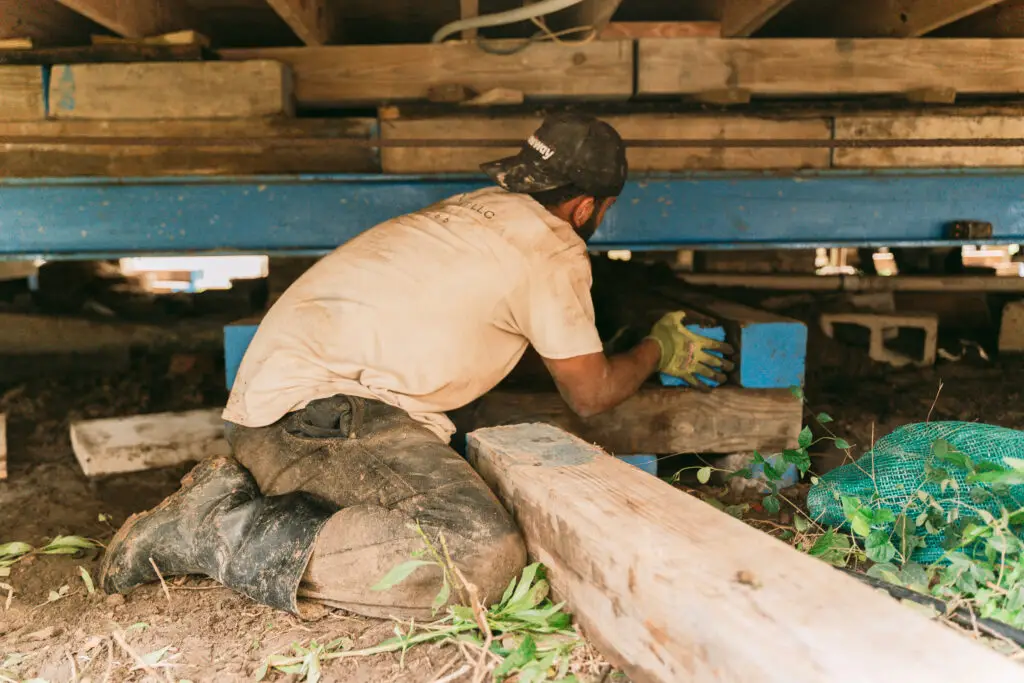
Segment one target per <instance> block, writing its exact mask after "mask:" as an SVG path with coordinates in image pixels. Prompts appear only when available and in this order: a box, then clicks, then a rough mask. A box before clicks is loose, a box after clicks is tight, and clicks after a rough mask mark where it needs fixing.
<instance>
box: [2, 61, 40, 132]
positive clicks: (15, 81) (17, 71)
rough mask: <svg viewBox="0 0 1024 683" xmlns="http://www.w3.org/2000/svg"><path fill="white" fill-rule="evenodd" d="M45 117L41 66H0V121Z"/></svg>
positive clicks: (29, 119)
mask: <svg viewBox="0 0 1024 683" xmlns="http://www.w3.org/2000/svg"><path fill="white" fill-rule="evenodd" d="M45 118H46V103H45V101H44V99H43V69H42V67H38V66H0V121H31V120H41V119H45Z"/></svg>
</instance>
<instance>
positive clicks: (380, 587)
mask: <svg viewBox="0 0 1024 683" xmlns="http://www.w3.org/2000/svg"><path fill="white" fill-rule="evenodd" d="M429 564H434V563H433V562H427V561H426V560H409V561H408V562H403V563H402V564H400V565H397V566H395V567H392V568H391V571H389V572H388V573H387V574H385V575H384V577H383V578H382V579H381V580H380V581H378V582H377V584H376V585H375V586H373V587H372V588H370V590H375V591H386V590H388V589H390V588H393V587H394V586H397V585H398V584H400V583H402V582H403V581H405V580H406V579H407V578H409V576H410V575H411V574H412V573H413V572H414V571H416V570H417V569H419V568H420V567H424V566H426V565H429Z"/></svg>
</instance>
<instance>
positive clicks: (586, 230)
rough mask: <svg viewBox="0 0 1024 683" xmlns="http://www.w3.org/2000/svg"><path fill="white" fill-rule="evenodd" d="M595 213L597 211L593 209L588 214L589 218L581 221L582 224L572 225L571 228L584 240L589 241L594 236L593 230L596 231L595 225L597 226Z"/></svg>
mask: <svg viewBox="0 0 1024 683" xmlns="http://www.w3.org/2000/svg"><path fill="white" fill-rule="evenodd" d="M597 214H598V212H597V211H595V212H594V213H592V214H590V218H588V219H587V220H586V221H585V222H584V223H583V225H580V226H578V227H577V226H576V225H573V229H574V230H575V231H576V234H577V235H579V236H580V238H581V239H582V240H583V241H584V242H589V241H590V238H591V237H593V236H594V233H595V232H597V227H598V220H597Z"/></svg>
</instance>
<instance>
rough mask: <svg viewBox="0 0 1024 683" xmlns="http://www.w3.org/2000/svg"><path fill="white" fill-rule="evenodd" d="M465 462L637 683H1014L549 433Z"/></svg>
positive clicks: (934, 632)
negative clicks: (871, 681) (877, 681)
mask: <svg viewBox="0 0 1024 683" xmlns="http://www.w3.org/2000/svg"><path fill="white" fill-rule="evenodd" d="M469 458H470V461H471V462H472V463H473V465H474V467H476V469H477V471H479V472H480V474H481V475H482V476H483V478H484V479H485V480H486V481H487V483H488V484H489V485H490V486H491V487H492V488H493V489H494V490H495V491H496V492H497V494H498V495H499V497H500V498H501V500H502V501H503V502H504V504H505V506H506V507H507V508H508V509H509V510H510V511H511V512H512V514H513V515H514V516H515V518H516V521H517V523H518V524H519V527H520V529H521V530H522V532H523V534H524V536H525V537H526V543H527V547H528V549H529V551H530V554H531V556H532V557H533V558H534V559H536V560H538V561H540V562H543V563H544V564H545V566H547V568H548V573H549V576H548V578H549V579H550V581H551V585H552V587H553V589H554V590H555V592H556V593H557V594H558V595H559V596H560V597H561V598H564V599H565V600H567V601H568V602H569V607H570V609H571V610H572V611H573V612H574V613H575V614H576V616H577V618H578V619H579V621H580V624H581V625H582V627H583V629H584V631H585V633H586V635H587V636H588V637H589V638H590V639H591V640H593V642H594V643H595V644H596V645H597V646H598V647H599V648H600V649H601V651H602V652H603V653H604V654H605V655H606V656H608V657H609V658H610V659H611V660H612V661H613V662H614V663H615V664H617V665H619V666H621V667H622V668H623V669H624V670H625V671H626V673H627V674H628V675H629V676H630V677H631V678H632V679H633V680H634V681H637V682H638V683H678V682H679V681H687V682H692V683H702V682H703V681H736V682H740V683H747V682H749V681H761V682H762V683H770V682H778V683H824V682H828V683H844V682H849V683H854V682H856V683H860V682H861V681H865V680H869V679H872V678H874V677H878V678H879V679H880V680H886V681H928V682H929V683H963V682H964V681H975V680H976V681H1000V682H1009V681H1024V669H1022V668H1021V667H1020V665H1019V664H1016V663H1014V662H1012V661H1010V660H1009V659H1006V658H1004V657H1002V656H1001V655H999V654H997V653H995V652H994V651H991V650H988V649H986V648H984V647H982V646H980V645H976V644H974V643H971V642H970V641H968V640H967V639H966V638H964V637H963V636H961V635H958V634H956V633H954V632H952V631H951V630H949V629H947V628H945V627H943V626H941V625H939V624H937V623H934V622H931V621H929V620H928V619H927V618H925V617H924V616H922V615H920V614H918V613H916V612H914V611H912V610H910V609H907V608H906V607H903V606H901V605H900V604H898V603H897V602H895V601H893V600H891V599H889V598H888V597H886V596H884V595H883V594H881V593H878V592H876V591H873V590H872V589H870V588H868V587H866V586H864V585H863V584H861V583H859V582H858V581H856V580H854V579H851V578H850V577H847V576H845V575H843V574H840V573H839V572H837V571H835V570H834V569H832V568H831V567H830V566H829V565H827V564H826V563H824V562H822V561H820V560H816V559H814V558H811V557H809V556H807V555H804V554H803V553H800V552H797V551H796V550H793V549H792V548H790V547H788V546H787V545H786V544H784V543H782V542H781V541H778V540H776V539H774V538H772V537H771V536H768V535H767V534H764V533H762V532H760V531H757V530H756V529H753V528H751V527H749V526H747V525H746V524H744V523H743V522H740V521H739V520H737V519H734V518H733V517H730V516H729V515H727V514H725V513H723V512H720V511H718V510H716V509H715V508H713V507H711V506H710V505H707V504H705V503H703V502H701V501H700V500H698V499H696V498H693V497H690V496H688V495H686V494H685V493H683V492H681V491H679V490H676V489H674V488H673V487H672V486H669V485H668V484H666V483H664V482H662V481H660V480H658V479H656V478H655V477H651V476H649V475H646V474H644V473H643V472H641V471H639V470H637V469H636V468H633V467H631V466H630V465H627V464H625V463H622V462H620V461H618V460H616V459H615V458H613V457H610V456H608V455H607V454H605V453H604V452H602V451H601V450H600V449H599V448H597V447H595V446H592V445H590V444H588V443H586V442H584V441H582V440H580V439H578V438H576V437H574V436H571V435H569V434H567V433H566V432H563V431H562V430H560V429H558V428H557V427H552V426H550V425H539V424H526V425H518V426H515V427H497V428H491V429H483V430H480V431H477V432H474V433H472V434H470V435H469Z"/></svg>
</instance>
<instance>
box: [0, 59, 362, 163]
mask: <svg viewBox="0 0 1024 683" xmlns="http://www.w3.org/2000/svg"><path fill="white" fill-rule="evenodd" d="M0 69H2V67H0ZM0 98H2V95H0ZM375 129H376V120H375V119H370V118H337V119H227V120H215V121H187V120H177V121H175V120H163V121H160V122H159V125H153V122H152V121H38V122H34V123H28V122H23V123H7V122H3V121H0V138H3V139H6V140H8V141H7V142H0V154H2V155H3V163H2V164H0V177H23V178H42V177H53V176H67V177H74V176H100V177H102V176H110V177H131V176H161V175H253V174H282V173H373V172H376V171H379V170H380V163H379V160H378V158H377V155H376V152H375V150H374V149H373V148H371V147H368V146H366V145H363V144H359V143H360V142H361V141H364V140H368V139H370V138H371V137H372V136H373V135H374V131H375ZM10 140H14V142H11V141H10ZM18 140H22V141H21V142H18Z"/></svg>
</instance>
